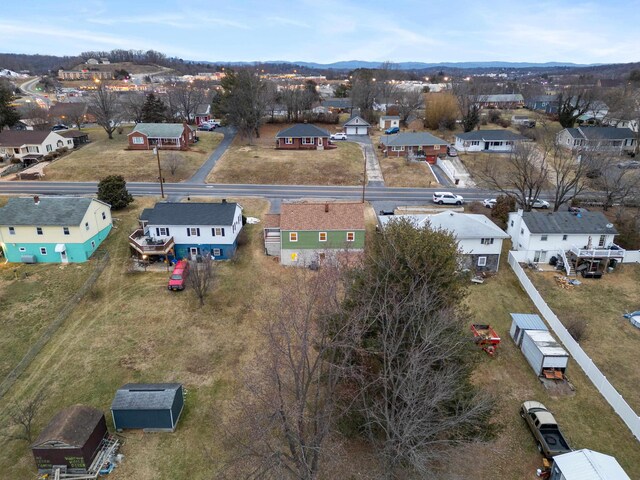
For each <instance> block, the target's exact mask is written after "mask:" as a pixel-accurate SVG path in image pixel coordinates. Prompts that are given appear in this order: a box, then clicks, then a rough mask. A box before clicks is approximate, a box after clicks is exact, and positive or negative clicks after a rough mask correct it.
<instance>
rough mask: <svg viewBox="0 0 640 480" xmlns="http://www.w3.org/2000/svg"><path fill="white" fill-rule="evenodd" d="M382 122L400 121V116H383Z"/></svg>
mask: <svg viewBox="0 0 640 480" xmlns="http://www.w3.org/2000/svg"><path fill="white" fill-rule="evenodd" d="M380 120H400V117H399V116H398V115H383V116H382V117H380Z"/></svg>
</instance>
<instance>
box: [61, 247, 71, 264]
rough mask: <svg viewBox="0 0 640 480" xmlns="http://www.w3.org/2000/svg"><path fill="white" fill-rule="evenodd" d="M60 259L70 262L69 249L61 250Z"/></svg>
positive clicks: (63, 261)
mask: <svg viewBox="0 0 640 480" xmlns="http://www.w3.org/2000/svg"><path fill="white" fill-rule="evenodd" d="M60 261H61V262H62V263H69V258H68V257H67V251H66V250H65V251H63V252H60Z"/></svg>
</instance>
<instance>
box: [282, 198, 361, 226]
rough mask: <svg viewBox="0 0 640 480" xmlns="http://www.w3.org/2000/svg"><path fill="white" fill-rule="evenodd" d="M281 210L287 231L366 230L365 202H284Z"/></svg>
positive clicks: (283, 224)
mask: <svg viewBox="0 0 640 480" xmlns="http://www.w3.org/2000/svg"><path fill="white" fill-rule="evenodd" d="M327 206H328V210H329V211H328V212H327V211H325V210H326V207H327ZM280 212H281V213H280V229H281V230H285V231H288V230H310V231H320V230H322V231H324V230H364V204H363V203H340V202H326V203H325V202H322V203H283V204H282V205H281V207H280Z"/></svg>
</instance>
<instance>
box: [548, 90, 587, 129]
mask: <svg viewBox="0 0 640 480" xmlns="http://www.w3.org/2000/svg"><path fill="white" fill-rule="evenodd" d="M555 103H556V108H557V115H558V121H559V122H560V125H562V126H563V127H564V128H572V127H573V125H574V124H575V123H576V120H577V119H578V117H579V116H580V115H584V114H585V113H586V112H588V111H589V109H590V108H591V104H592V96H591V94H590V93H588V92H585V91H582V90H578V89H575V88H569V89H567V90H563V91H561V92H560V93H559V94H558V96H557V97H556V102H555Z"/></svg>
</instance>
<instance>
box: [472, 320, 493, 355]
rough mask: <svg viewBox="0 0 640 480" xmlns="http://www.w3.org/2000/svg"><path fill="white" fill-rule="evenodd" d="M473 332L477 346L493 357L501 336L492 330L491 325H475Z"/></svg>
mask: <svg viewBox="0 0 640 480" xmlns="http://www.w3.org/2000/svg"><path fill="white" fill-rule="evenodd" d="M471 331H472V332H473V338H474V341H475V342H476V344H477V345H478V346H479V347H480V348H482V349H483V350H484V351H485V352H487V353H488V354H489V355H491V356H493V355H494V354H495V353H496V349H497V348H498V345H499V344H500V336H499V335H498V334H497V333H496V331H495V330H494V329H493V328H491V325H487V324H480V323H474V324H473V325H471Z"/></svg>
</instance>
